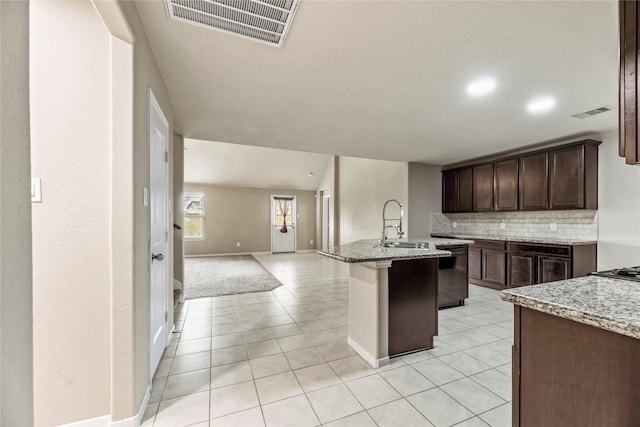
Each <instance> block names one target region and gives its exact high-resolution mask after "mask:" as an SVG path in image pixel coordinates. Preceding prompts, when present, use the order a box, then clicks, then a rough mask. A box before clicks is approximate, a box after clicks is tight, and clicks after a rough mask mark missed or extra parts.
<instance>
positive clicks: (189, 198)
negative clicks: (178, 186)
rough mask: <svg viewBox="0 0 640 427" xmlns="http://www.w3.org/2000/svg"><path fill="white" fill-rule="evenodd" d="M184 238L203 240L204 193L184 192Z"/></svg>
mask: <svg viewBox="0 0 640 427" xmlns="http://www.w3.org/2000/svg"><path fill="white" fill-rule="evenodd" d="M184 239H185V240H204V194H202V193H185V194H184Z"/></svg>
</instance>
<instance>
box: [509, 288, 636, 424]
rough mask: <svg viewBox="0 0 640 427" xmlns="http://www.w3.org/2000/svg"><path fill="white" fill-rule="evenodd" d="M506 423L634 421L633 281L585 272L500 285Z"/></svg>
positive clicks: (634, 347)
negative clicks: (509, 399)
mask: <svg viewBox="0 0 640 427" xmlns="http://www.w3.org/2000/svg"><path fill="white" fill-rule="evenodd" d="M500 297H501V298H502V299H503V300H505V301H508V302H511V303H513V304H515V318H514V328H515V331H514V347H513V425H514V426H522V427H527V426H550V427H552V426H563V427H571V426H581V427H582V426H612V427H613V426H637V425H638V422H639V420H640V369H639V366H640V310H639V309H638V307H640V286H639V285H638V283H637V282H630V281H625V280H619V279H611V278H603V277H597V276H588V277H582V278H576V279H569V280H562V281H557V282H552V283H546V284H541V285H534V286H527V287H522V288H517V289H510V290H505V291H502V292H501V293H500Z"/></svg>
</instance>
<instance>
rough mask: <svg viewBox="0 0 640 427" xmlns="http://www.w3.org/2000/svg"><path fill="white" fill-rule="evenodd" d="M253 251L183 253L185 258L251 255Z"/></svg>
mask: <svg viewBox="0 0 640 427" xmlns="http://www.w3.org/2000/svg"><path fill="white" fill-rule="evenodd" d="M252 253H255V252H233V253H228V254H199V255H185V256H184V257H185V258H210V257H216V256H233V255H251V254H252Z"/></svg>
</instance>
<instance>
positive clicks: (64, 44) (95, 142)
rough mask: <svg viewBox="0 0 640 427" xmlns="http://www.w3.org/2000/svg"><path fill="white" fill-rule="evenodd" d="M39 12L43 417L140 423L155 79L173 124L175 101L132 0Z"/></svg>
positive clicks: (35, 37)
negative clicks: (150, 119)
mask: <svg viewBox="0 0 640 427" xmlns="http://www.w3.org/2000/svg"><path fill="white" fill-rule="evenodd" d="M96 10H98V11H99V13H100V14H101V15H100V16H98V13H97V12H96ZM31 17H32V22H31V27H30V28H31V32H32V34H31V37H32V43H31V47H32V52H31V56H32V73H31V81H32V85H33V88H34V90H33V91H32V101H33V102H32V107H33V109H32V118H33V123H32V132H33V134H32V138H33V147H32V148H33V149H32V158H33V176H36V177H41V178H42V179H43V203H42V204H41V205H37V206H36V205H34V212H33V227H34V318H35V319H36V320H35V330H34V343H35V350H34V352H35V354H36V356H35V360H34V372H35V376H36V385H35V390H36V396H35V407H36V408H35V412H36V423H37V424H46V425H51V424H60V423H65V422H77V421H83V420H87V419H91V418H95V417H105V418H106V419H107V420H109V419H110V420H112V421H118V420H128V421H127V422H132V421H131V420H132V419H133V417H134V416H135V415H136V413H137V412H138V410H139V409H140V408H141V406H142V404H143V403H144V397H145V393H146V392H147V390H148V385H149V382H150V380H149V363H148V342H149V338H148V318H149V308H148V299H149V296H148V288H149V275H148V263H149V254H148V239H149V231H148V230H149V225H148V215H149V212H148V208H147V207H145V206H144V205H143V191H144V188H145V187H148V186H149V154H148V150H149V148H148V137H147V122H148V89H149V88H151V89H152V90H153V92H154V95H155V96H156V98H157V100H158V102H159V104H160V106H161V108H162V110H163V112H164V114H165V116H166V117H167V119H168V121H169V123H170V124H171V123H173V111H172V106H171V102H170V99H169V96H168V93H167V91H166V88H165V87H164V83H163V81H162V79H161V77H160V74H159V71H158V67H157V64H156V63H155V59H154V57H153V55H152V53H151V50H150V47H149V45H148V41H147V39H146V35H145V32H144V30H143V28H142V25H141V23H140V21H139V18H138V15H137V10H136V8H135V4H134V3H133V2H129V1H123V2H96V8H95V9H94V7H92V4H91V3H89V2H88V1H35V2H32V14H31ZM100 18H102V20H101V19H100ZM107 28H108V30H107ZM109 30H110V31H112V32H113V33H114V34H115V35H117V37H119V38H114V37H113V36H112V35H111V34H109ZM131 43H133V44H131ZM52 46H56V49H52ZM110 83H111V84H110ZM172 134H173V130H172V129H170V135H172ZM169 147H170V162H172V158H173V145H172V144H171V143H170V145H169ZM169 170H170V171H172V170H173V164H172V163H171V164H170V167H169ZM170 173H171V172H170ZM169 191H170V193H172V191H173V187H172V186H170V190H169ZM169 197H170V198H171V197H172V196H171V194H170V196H169ZM169 221H170V222H172V221H173V218H172V217H170V218H169ZM172 254H173V239H169V254H168V256H169V257H171V256H172ZM172 277H173V263H170V264H169V276H168V279H169V280H171V278H172ZM172 289H173V286H172V283H171V282H168V283H167V298H168V299H169V307H171V303H172V297H173V293H172ZM172 314H173V313H172V310H169V325H172V323H173V320H172ZM170 327H171V326H170ZM52 390H53V391H55V392H52ZM142 409H144V408H142Z"/></svg>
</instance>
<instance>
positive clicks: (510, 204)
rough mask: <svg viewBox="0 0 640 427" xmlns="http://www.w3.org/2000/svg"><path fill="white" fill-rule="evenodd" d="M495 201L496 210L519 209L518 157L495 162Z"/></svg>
mask: <svg viewBox="0 0 640 427" xmlns="http://www.w3.org/2000/svg"><path fill="white" fill-rule="evenodd" d="M493 176H494V178H493V180H494V184H493V201H494V209H495V210H496V211H515V210H517V209H518V159H510V160H504V161H502V162H497V163H494V164H493Z"/></svg>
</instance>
